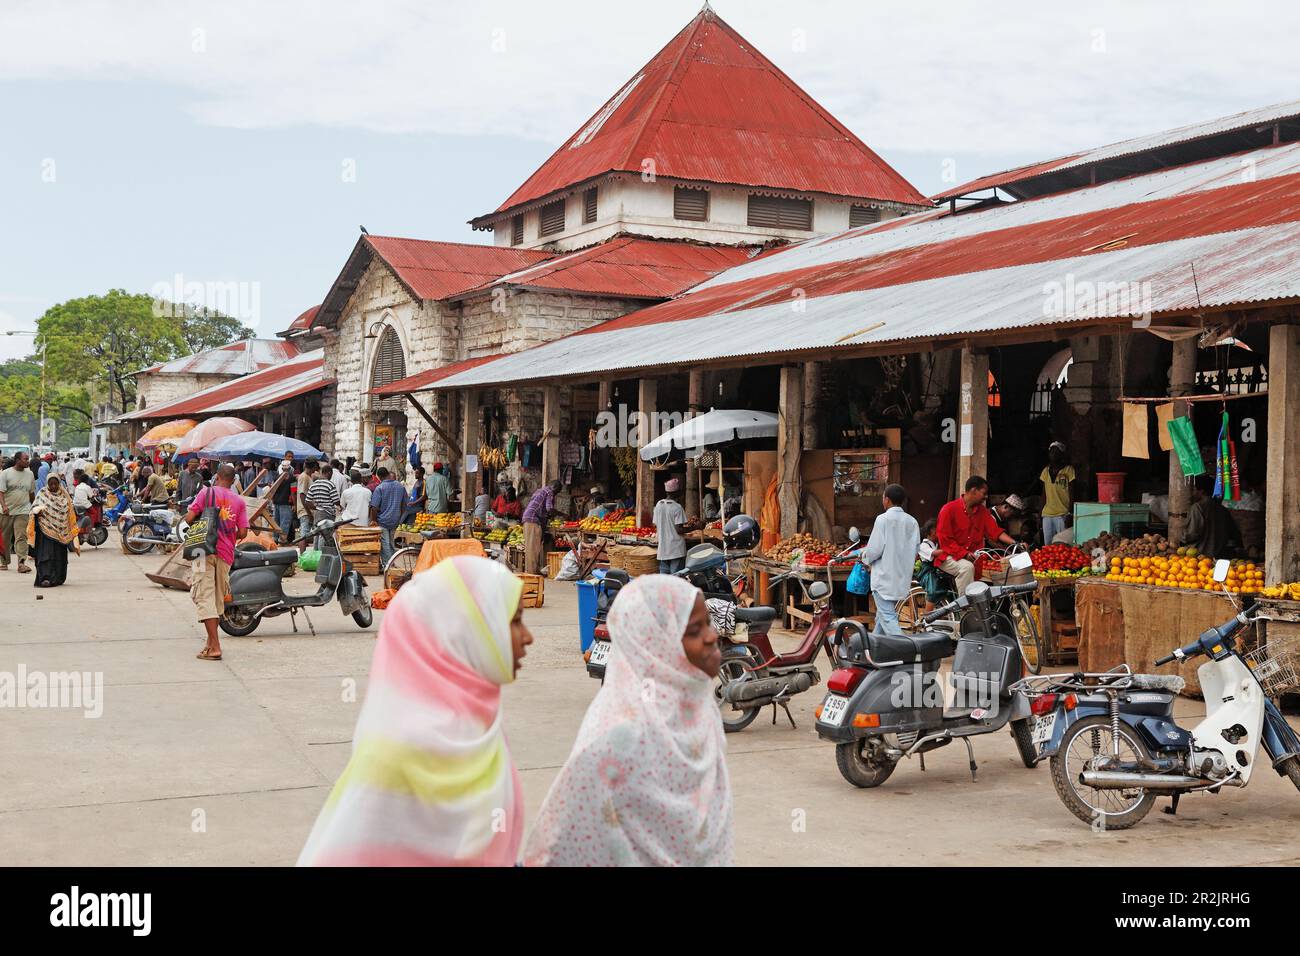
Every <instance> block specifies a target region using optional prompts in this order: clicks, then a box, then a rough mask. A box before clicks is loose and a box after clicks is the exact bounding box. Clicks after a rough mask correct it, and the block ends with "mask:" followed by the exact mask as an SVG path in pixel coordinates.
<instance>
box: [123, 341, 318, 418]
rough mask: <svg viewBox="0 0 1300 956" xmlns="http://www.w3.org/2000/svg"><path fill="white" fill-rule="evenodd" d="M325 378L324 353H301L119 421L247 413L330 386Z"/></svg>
mask: <svg viewBox="0 0 1300 956" xmlns="http://www.w3.org/2000/svg"><path fill="white" fill-rule="evenodd" d="M333 383H334V379H332V378H329V377H328V376H327V375H326V374H325V352H324V350H323V349H315V350H313V351H310V352H303V353H302V354H301V355H297V356H295V357H294V358H292V359H289V360H288V361H285V362H282V363H281V364H279V365H275V366H273V367H271V368H267V369H263V370H262V371H260V372H254V373H253V374H252V375H245V376H243V377H242V378H237V379H235V380H234V381H231V382H221V383H220V384H218V385H213V386H211V387H209V388H205V389H203V390H202V391H199V392H195V393H194V394H192V395H188V396H186V397H185V398H181V399H177V400H176V401H174V402H167V403H165V404H163V405H155V406H153V407H151V408H142V409H139V410H137V411H134V412H128V413H127V414H125V415H122V416H121V420H122V421H139V420H142V419H150V420H152V419H160V418H161V419H166V418H188V417H195V416H202V415H216V414H218V413H222V412H247V411H252V410H255V409H259V408H269V407H271V406H272V405H278V404H280V403H281V402H286V401H288V400H289V399H291V398H296V397H297V396H299V395H304V394H306V393H307V392H314V391H316V390H318V389H322V388H325V387H326V386H327V385H332V384H333Z"/></svg>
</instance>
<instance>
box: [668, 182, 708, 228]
mask: <svg viewBox="0 0 1300 956" xmlns="http://www.w3.org/2000/svg"><path fill="white" fill-rule="evenodd" d="M673 218H674V219H686V220H689V221H690V222H705V221H706V220H707V219H708V218H709V194H708V193H707V192H706V191H705V190H703V189H683V188H682V187H681V186H678V187H677V188H675V189H674V190H673Z"/></svg>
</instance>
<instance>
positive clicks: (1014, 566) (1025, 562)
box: [1011, 551, 1034, 571]
mask: <svg viewBox="0 0 1300 956" xmlns="http://www.w3.org/2000/svg"><path fill="white" fill-rule="evenodd" d="M1033 566H1034V559H1033V558H1031V557H1030V556H1029V554H1028V552H1025V551H1020V552H1017V553H1016V554H1013V555H1012V556H1011V570H1012V571H1028V570H1029V569H1030V568H1032V567H1033Z"/></svg>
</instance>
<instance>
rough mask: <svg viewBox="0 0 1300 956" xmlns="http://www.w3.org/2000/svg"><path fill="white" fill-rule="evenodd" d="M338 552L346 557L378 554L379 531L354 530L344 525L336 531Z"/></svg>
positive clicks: (374, 529) (375, 529)
mask: <svg viewBox="0 0 1300 956" xmlns="http://www.w3.org/2000/svg"><path fill="white" fill-rule="evenodd" d="M337 533H338V536H339V552H340V553H342V554H343V555H345V556H347V557H353V556H355V555H363V554H374V555H376V556H377V555H378V554H379V529H378V528H375V527H370V528H356V527H352V526H350V525H344V526H343V527H341V528H339V529H338V532H337Z"/></svg>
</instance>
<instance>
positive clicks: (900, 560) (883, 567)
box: [862, 485, 921, 634]
mask: <svg viewBox="0 0 1300 956" xmlns="http://www.w3.org/2000/svg"><path fill="white" fill-rule="evenodd" d="M906 500H907V492H905V491H904V490H903V486H902V485H890V486H888V487H887V488H886V489H885V494H884V498H883V500H882V501H881V504H883V505H884V506H885V513H884V514H882V515H881V516H880V517H879V518H877V519H876V522H875V524H873V525H872V526H871V537H870V538H868V539H867V547H866V549H865V550H864V551H863V552H862V562H863V563H864V564H865V565H867V567H869V568H870V569H871V599H872V601H873V603H874V604H875V606H876V623H875V626H874V627H873V628H872V630H873V631H874V632H875V633H877V634H902V633H903V629H902V627H900V626H899V624H898V602H899V601H901V600H902V599H903V598H905V597H907V594H908V592H909V591H910V590H911V589H912V571H913V569H914V567H915V565H916V552H917V548H918V547H919V546H920V544H921V529H920V528H919V527H918V526H917V524H916V519H915V518H913V517H912V516H911V515H910V514H908V513H907V512H906V511H904V510H903V502H904V501H906Z"/></svg>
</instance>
